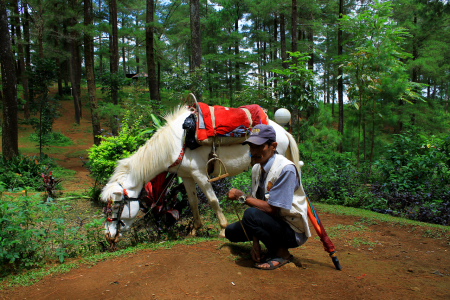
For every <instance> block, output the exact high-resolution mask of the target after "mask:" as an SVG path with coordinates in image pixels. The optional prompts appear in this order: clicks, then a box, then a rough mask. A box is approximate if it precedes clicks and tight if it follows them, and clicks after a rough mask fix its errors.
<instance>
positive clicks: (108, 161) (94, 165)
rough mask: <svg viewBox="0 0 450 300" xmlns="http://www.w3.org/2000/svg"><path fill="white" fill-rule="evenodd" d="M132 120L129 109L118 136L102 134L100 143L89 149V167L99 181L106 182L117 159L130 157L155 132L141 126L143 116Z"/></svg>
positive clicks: (152, 129)
mask: <svg viewBox="0 0 450 300" xmlns="http://www.w3.org/2000/svg"><path fill="white" fill-rule="evenodd" d="M134 120H135V121H134V122H132V117H131V112H130V111H127V112H126V114H125V116H124V120H123V123H122V128H121V130H120V131H119V135H118V136H102V139H103V140H102V142H101V143H100V145H98V146H97V145H94V146H92V148H90V149H89V150H88V151H89V162H88V163H87V167H88V168H89V170H90V171H91V174H92V175H93V176H94V177H95V179H96V180H97V181H100V182H106V181H107V180H108V178H109V177H110V176H111V175H112V174H113V172H114V169H115V167H116V165H117V161H118V160H120V159H123V158H127V157H129V156H130V155H131V154H132V153H134V152H135V151H136V150H137V149H139V147H140V146H142V145H143V144H144V143H145V142H146V141H147V140H148V138H149V137H151V135H152V134H153V133H154V132H155V129H154V128H151V129H145V128H141V124H142V116H139V117H138V118H137V119H134Z"/></svg>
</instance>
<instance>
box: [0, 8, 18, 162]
mask: <svg viewBox="0 0 450 300" xmlns="http://www.w3.org/2000/svg"><path fill="white" fill-rule="evenodd" d="M0 64H1V70H2V89H3V97H2V98H3V122H2V152H3V153H2V154H3V158H4V159H6V160H11V159H12V158H13V157H14V156H17V155H19V132H18V121H17V90H16V72H15V67H14V57H13V55H12V49H11V39H10V36H9V29H8V15H7V13H6V1H5V0H0Z"/></svg>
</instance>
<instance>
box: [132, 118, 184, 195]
mask: <svg viewBox="0 0 450 300" xmlns="http://www.w3.org/2000/svg"><path fill="white" fill-rule="evenodd" d="M188 115H189V113H186V114H182V115H180V116H179V117H178V118H176V119H174V120H172V121H171V122H170V124H167V125H165V127H164V128H163V129H162V131H161V132H159V133H158V135H157V136H155V137H154V138H152V139H150V140H149V141H148V142H147V143H146V144H145V145H144V146H143V147H141V148H140V149H139V150H138V152H137V153H136V154H135V155H133V156H132V157H130V170H129V174H128V178H127V183H128V184H129V185H130V186H139V185H141V184H146V183H147V182H149V181H150V180H152V179H153V178H155V177H156V176H158V175H159V174H160V173H162V172H164V171H167V170H168V168H169V166H170V165H172V164H173V163H174V162H175V161H176V160H177V159H178V157H179V156H180V153H181V150H182V148H183V142H184V141H183V128H182V126H183V122H184V120H185V119H186V117H187V116H188Z"/></svg>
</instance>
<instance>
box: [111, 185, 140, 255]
mask: <svg viewBox="0 0 450 300" xmlns="http://www.w3.org/2000/svg"><path fill="white" fill-rule="evenodd" d="M119 185H120V187H121V188H122V189H123V193H122V199H121V201H120V202H119V209H118V210H117V213H116V217H115V218H109V217H108V216H107V218H106V221H107V222H114V221H117V223H116V234H115V236H114V237H111V235H110V234H109V232H108V233H107V234H106V240H107V241H108V242H109V244H110V246H111V248H113V249H114V248H115V244H116V243H117V242H118V240H119V234H120V227H121V226H122V227H125V223H124V222H123V221H122V212H123V207H124V206H125V201H128V206H129V207H130V208H129V209H128V213H129V214H130V218H131V205H130V203H131V202H132V201H138V202H139V208H141V207H142V206H141V201H140V199H139V198H130V197H129V196H128V192H127V190H126V189H125V188H123V187H122V185H121V184H120V183H119Z"/></svg>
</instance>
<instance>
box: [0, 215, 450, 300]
mask: <svg viewBox="0 0 450 300" xmlns="http://www.w3.org/2000/svg"><path fill="white" fill-rule="evenodd" d="M322 221H323V222H324V223H325V224H326V225H327V226H328V228H330V229H331V230H330V236H333V237H332V240H333V242H334V243H335V245H336V248H337V249H338V257H339V259H340V262H341V265H342V267H343V270H342V271H337V270H335V269H334V266H333V264H332V262H331V260H330V258H329V257H328V255H327V254H326V253H325V252H324V251H323V249H322V246H321V243H320V242H319V241H318V240H317V239H316V238H315V234H313V237H311V238H310V240H309V241H308V242H307V243H306V244H305V245H304V246H303V247H301V248H299V249H293V250H292V251H291V252H292V254H293V255H294V256H295V259H294V262H293V263H291V264H289V265H286V266H284V267H282V268H280V269H277V270H274V271H261V270H257V269H254V268H252V267H251V266H252V263H251V261H250V260H249V259H248V258H247V257H248V256H247V254H248V253H243V250H245V249H244V248H242V247H230V246H229V244H226V243H225V242H217V241H213V242H207V243H202V244H197V245H193V246H186V245H178V246H175V247H173V248H172V249H164V250H153V251H151V250H143V251H140V252H138V253H135V254H131V255H124V256H123V257H120V258H116V259H110V260H107V261H103V262H100V263H98V264H97V265H96V266H94V267H91V268H89V267H80V268H78V269H75V270H72V271H70V272H69V273H66V274H63V275H56V276H49V277H46V278H45V279H44V280H43V281H41V282H39V283H37V284H34V285H32V286H29V287H19V288H15V289H12V290H6V291H0V299H33V300H38V299H300V298H307V299H308V298H310V299H331V298H334V299H449V298H450V258H449V255H448V254H449V253H450V246H449V245H448V244H447V241H445V240H439V239H432V238H428V237H424V236H423V234H424V232H423V230H422V229H418V228H417V229H414V228H412V227H408V226H400V225H392V224H388V223H380V224H377V225H375V224H372V225H370V226H369V225H368V224H367V223H360V220H359V219H358V218H354V217H344V216H335V215H332V214H326V213H324V214H322ZM358 244H359V245H358Z"/></svg>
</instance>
